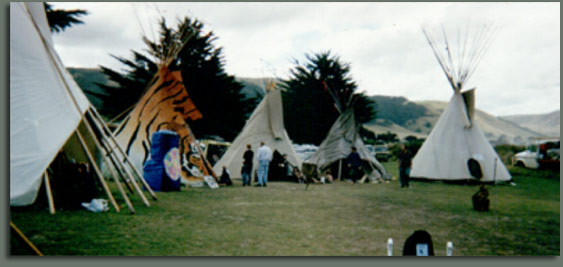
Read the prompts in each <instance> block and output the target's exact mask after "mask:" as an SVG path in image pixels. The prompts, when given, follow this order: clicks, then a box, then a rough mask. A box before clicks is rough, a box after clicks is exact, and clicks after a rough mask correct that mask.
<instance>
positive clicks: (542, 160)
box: [512, 137, 560, 169]
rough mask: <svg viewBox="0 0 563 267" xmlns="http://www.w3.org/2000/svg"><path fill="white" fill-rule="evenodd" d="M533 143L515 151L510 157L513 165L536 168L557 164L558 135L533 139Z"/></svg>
mask: <svg viewBox="0 0 563 267" xmlns="http://www.w3.org/2000/svg"><path fill="white" fill-rule="evenodd" d="M533 141H535V144H531V145H529V146H528V147H527V148H526V150H524V151H522V152H519V153H517V154H516V155H514V157H513V159H512V163H513V164H514V166H520V167H526V168H530V169H537V168H539V167H540V166H547V167H549V166H552V165H553V166H559V157H560V152H559V137H541V138H535V139H533Z"/></svg>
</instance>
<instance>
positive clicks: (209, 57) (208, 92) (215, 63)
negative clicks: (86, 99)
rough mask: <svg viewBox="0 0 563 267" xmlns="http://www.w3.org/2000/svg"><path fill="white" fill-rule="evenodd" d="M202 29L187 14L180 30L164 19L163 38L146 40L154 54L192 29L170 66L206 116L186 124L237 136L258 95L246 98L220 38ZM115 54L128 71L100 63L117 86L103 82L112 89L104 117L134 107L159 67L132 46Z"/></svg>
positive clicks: (208, 132) (204, 133)
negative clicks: (128, 53)
mask: <svg viewBox="0 0 563 267" xmlns="http://www.w3.org/2000/svg"><path fill="white" fill-rule="evenodd" d="M202 28H203V24H202V23H201V22H199V21H198V20H197V19H195V20H192V19H190V18H187V17H186V18H184V19H183V20H181V21H178V25H177V30H173V29H171V28H169V27H168V26H167V25H166V22H165V20H164V19H162V21H161V23H160V32H159V35H160V40H159V41H158V43H155V42H150V41H147V45H148V52H150V53H151V54H154V52H155V51H156V50H157V49H168V48H169V47H170V43H171V42H178V41H179V36H178V35H177V33H178V32H181V29H187V30H189V31H192V33H193V37H192V38H191V39H190V40H189V41H188V42H187V43H186V44H185V46H183V48H182V50H181V51H180V53H179V54H178V57H177V58H176V59H175V60H174V61H173V62H172V64H171V65H170V66H169V67H170V68H171V69H172V70H181V72H182V79H183V81H184V85H185V87H186V89H187V90H188V94H189V95H190V96H191V98H192V101H193V102H194V104H195V105H196V107H197V108H198V109H199V110H200V112H201V113H202V115H203V118H202V119H200V120H196V121H193V122H188V123H189V124H190V127H191V128H192V130H193V131H194V133H195V135H196V136H198V137H204V136H211V135H217V136H220V137H222V138H224V139H226V140H233V139H234V138H235V137H236V135H237V134H238V132H239V131H240V130H241V129H242V127H243V126H244V123H245V121H246V119H247V116H248V113H249V112H250V111H251V109H252V107H253V105H252V104H253V103H254V99H246V98H245V96H244V95H243V94H242V93H241V89H242V87H243V86H242V84H240V83H238V82H237V81H235V78H234V76H231V75H228V74H227V73H226V72H225V69H224V64H225V63H224V59H223V56H222V50H221V48H217V47H215V46H214V45H213V42H214V41H215V40H216V39H217V37H215V36H214V35H213V33H212V32H210V33H203V32H202V31H201V30H202ZM114 58H116V59H117V60H119V61H120V62H121V63H123V64H124V65H125V66H126V67H127V68H126V69H125V71H126V73H120V72H118V71H115V70H112V69H110V68H107V67H103V66H102V67H101V69H102V72H103V73H104V74H106V75H107V76H108V78H109V79H110V80H111V81H113V82H114V83H115V84H116V85H104V84H99V86H101V87H102V88H103V89H104V90H106V91H107V92H108V93H110V94H111V98H108V99H105V102H104V103H105V105H106V106H109V107H111V108H109V109H108V110H107V114H106V116H107V117H112V118H113V117H115V116H118V115H120V114H125V113H127V112H128V111H130V109H131V108H132V107H133V106H134V105H135V104H136V103H137V101H138V100H139V98H140V97H141V96H142V93H143V91H144V89H145V88H146V85H147V84H148V82H150V80H151V79H152V77H153V76H154V74H155V73H156V71H157V70H158V66H157V64H156V63H155V62H153V61H152V60H151V59H150V58H149V57H148V56H146V55H144V54H142V53H140V52H136V51H133V59H126V58H123V57H117V56H114Z"/></svg>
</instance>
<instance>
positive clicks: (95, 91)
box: [69, 68, 559, 144]
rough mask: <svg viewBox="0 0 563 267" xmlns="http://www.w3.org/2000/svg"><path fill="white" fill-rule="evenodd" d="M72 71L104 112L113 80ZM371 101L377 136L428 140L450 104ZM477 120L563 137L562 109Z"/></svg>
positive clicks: (496, 131)
mask: <svg viewBox="0 0 563 267" xmlns="http://www.w3.org/2000/svg"><path fill="white" fill-rule="evenodd" d="M69 71H70V73H71V74H72V75H73V77H74V78H75V80H76V82H77V83H78V85H79V86H80V87H81V88H82V90H83V91H84V92H85V94H86V96H87V97H88V99H89V100H90V101H91V102H92V104H93V105H94V106H95V107H96V108H97V109H103V105H102V103H101V101H100V99H99V98H98V97H97V95H106V94H107V93H106V92H104V91H103V90H102V89H101V88H100V87H99V86H97V85H96V83H101V84H108V83H109V81H108V80H107V79H106V77H105V76H104V75H103V74H102V73H101V72H100V70H99V69H84V68H69ZM267 79H268V78H242V77H237V78H236V80H237V81H238V82H240V83H242V84H243V86H244V87H243V89H242V93H243V94H245V95H246V97H247V98H255V97H262V95H263V94H264V87H265V80H267ZM371 98H372V99H373V100H375V101H376V103H377V107H376V111H377V119H376V120H375V121H372V122H371V123H368V124H365V127H366V128H367V129H370V130H372V131H374V132H375V133H385V132H387V131H389V132H392V133H395V134H397V135H398V136H399V138H404V137H406V136H409V135H413V136H417V137H422V138H423V137H426V136H427V135H428V134H429V133H430V131H431V130H432V127H433V126H434V125H435V124H436V122H437V121H438V118H439V117H440V115H441V114H442V112H443V110H444V108H445V107H446V105H447V103H446V102H440V101H419V102H412V101H409V100H408V99H407V98H404V97H392V96H381V95H376V96H371ZM476 120H477V122H478V123H479V126H480V127H481V129H483V131H484V132H485V135H486V136H487V138H488V139H489V141H491V142H492V143H511V144H525V142H526V139H527V138H528V137H530V136H539V135H559V110H557V111H555V112H552V113H549V114H545V115H515V116H506V117H503V118H497V117H495V116H492V115H490V114H488V113H486V112H483V111H480V110H477V112H476ZM530 129H533V130H530ZM536 131H537V132H536Z"/></svg>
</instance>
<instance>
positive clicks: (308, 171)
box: [301, 163, 319, 190]
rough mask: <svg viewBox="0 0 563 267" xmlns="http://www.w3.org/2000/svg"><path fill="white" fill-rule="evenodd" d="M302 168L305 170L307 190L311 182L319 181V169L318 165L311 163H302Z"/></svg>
mask: <svg viewBox="0 0 563 267" xmlns="http://www.w3.org/2000/svg"><path fill="white" fill-rule="evenodd" d="M301 169H302V170H303V175H304V176H305V183H306V184H307V185H306V186H305V190H307V188H309V185H310V184H313V183H316V182H317V180H316V179H315V178H316V177H318V176H319V172H318V170H317V165H315V164H310V163H303V164H302V165H301Z"/></svg>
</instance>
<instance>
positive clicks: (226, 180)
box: [219, 166, 233, 186]
mask: <svg viewBox="0 0 563 267" xmlns="http://www.w3.org/2000/svg"><path fill="white" fill-rule="evenodd" d="M219 183H220V184H225V185H227V186H231V185H233V181H231V174H230V173H229V170H227V167H226V166H223V173H222V174H221V178H220V179H219Z"/></svg>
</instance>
